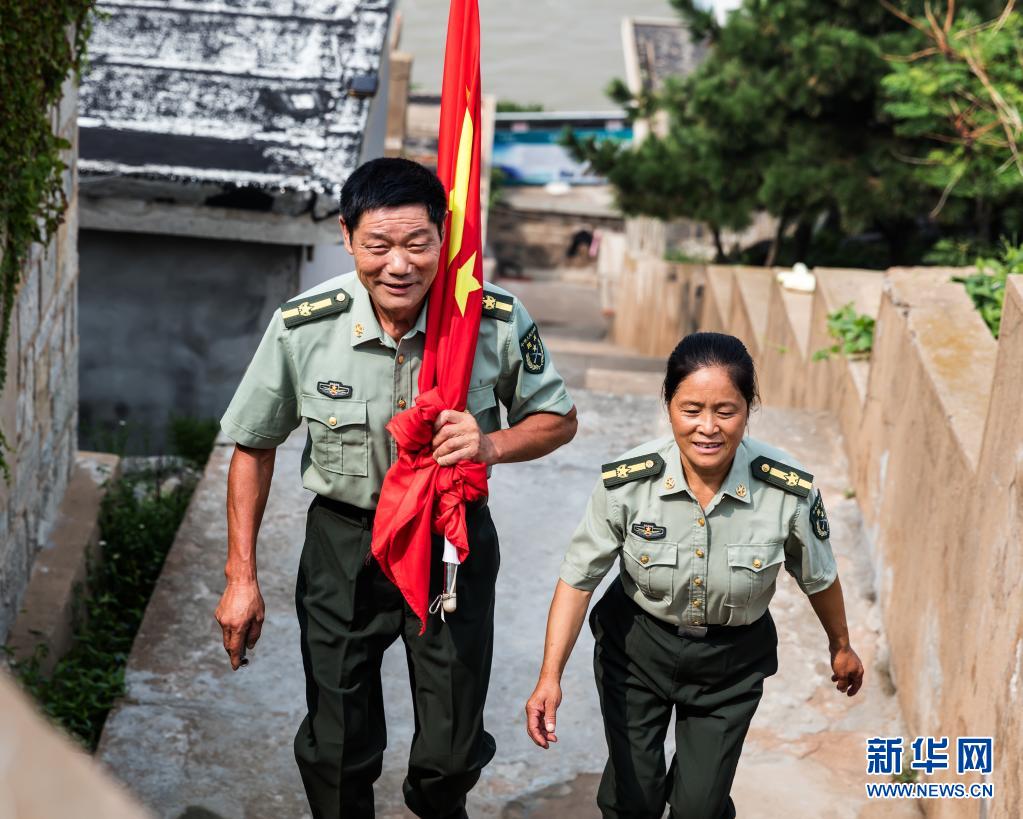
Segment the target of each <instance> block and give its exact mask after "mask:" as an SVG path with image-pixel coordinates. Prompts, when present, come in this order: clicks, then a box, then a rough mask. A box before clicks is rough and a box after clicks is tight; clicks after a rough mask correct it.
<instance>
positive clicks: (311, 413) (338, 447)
mask: <svg viewBox="0 0 1023 819" xmlns="http://www.w3.org/2000/svg"><path fill="white" fill-rule="evenodd" d="M302 417H303V418H305V419H306V422H307V423H308V426H309V438H310V440H311V442H312V443H311V446H310V451H309V457H310V459H311V460H312V462H313V463H314V464H316V466H318V467H319V468H320V469H323V470H325V471H327V472H333V473H335V474H338V475H354V476H357V477H366V476H367V475H368V474H369V430H368V428H367V414H366V402H365V401H359V400H357V399H353V398H345V399H339V400H335V399H333V398H320V397H317V396H312V395H303V396H302Z"/></svg>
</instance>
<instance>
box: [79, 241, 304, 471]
mask: <svg viewBox="0 0 1023 819" xmlns="http://www.w3.org/2000/svg"><path fill="white" fill-rule="evenodd" d="M80 255H81V266H82V276H81V287H80V293H79V311H80V324H81V352H80V363H79V375H80V384H81V394H80V436H81V439H82V444H83V447H85V448H97V449H106V450H109V449H111V448H112V447H113V448H116V447H118V446H120V445H121V437H122V436H124V438H125V439H126V443H127V450H128V451H129V452H149V453H156V452H162V451H166V449H165V438H164V434H165V430H166V425H167V421H168V419H169V418H170V417H171V416H173V415H176V416H192V417H196V418H219V417H220V416H221V414H223V412H224V410H225V409H226V407H227V404H228V402H229V401H230V400H231V396H232V395H233V394H234V389H235V387H236V386H237V385H238V381H239V380H240V379H241V377H242V374H243V373H244V372H245V368H246V366H247V365H248V363H249V360H250V359H251V357H252V354H253V352H255V349H256V346H257V345H258V344H259V340H260V338H261V337H262V335H263V331H264V330H265V329H266V326H267V324H268V322H269V321H270V317H271V316H272V314H273V311H274V310H275V309H276V308H277V306H278V305H279V304H280V303H281V302H282V301H284V300H286V299H288V298H289V297H291V296H292V295H294V294H295V293H296V292H297V291H298V287H299V266H300V263H301V255H302V249H301V248H298V247H294V246H279V245H268V244H259V245H257V244H251V243H246V242H233V241H217V240H212V239H194V238H188V237H181V236H158V235H152V234H138V233H113V232H105V231H95V230H84V231H82V233H81V236H80ZM122 421H123V422H124V424H123V425H122V424H121V423H120V422H122Z"/></svg>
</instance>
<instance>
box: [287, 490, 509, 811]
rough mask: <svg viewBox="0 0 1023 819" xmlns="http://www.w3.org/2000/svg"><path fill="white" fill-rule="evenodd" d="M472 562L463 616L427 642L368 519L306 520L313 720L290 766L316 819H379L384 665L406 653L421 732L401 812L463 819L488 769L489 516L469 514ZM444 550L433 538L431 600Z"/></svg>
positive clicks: (492, 558) (307, 660)
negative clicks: (377, 555)
mask: <svg viewBox="0 0 1023 819" xmlns="http://www.w3.org/2000/svg"><path fill="white" fill-rule="evenodd" d="M466 518H467V520H466V522H467V527H468V530H469V548H470V552H469V557H468V558H467V559H466V561H465V562H464V563H463V564H462V565H461V566H460V567H459V570H458V585H457V593H458V598H457V599H458V610H457V611H456V612H455V613H454V614H452V615H449V616H448V618H447V622H446V623H442V622H441V619H440V617H439V615H432V616H431V617H430V618H429V621H428V623H427V626H426V633H425V634H423V635H422V636H420V635H419V628H420V623H419V620H418V619H417V618H416V617H415V615H414V614H412V611H411V610H410V609H409V608H408V606H407V605H406V603H405V601H404V599H403V598H402V596H401V593H400V592H399V591H398V589H397V588H396V587H395V586H394V585H393V584H392V583H391V582H390V581H389V580H388V579H387V578H386V577H385V576H384V574H383V572H382V571H381V569H380V566H379V565H378V564H377V562H376V561H375V560H373V559H372V557H371V556H370V541H371V537H372V525H373V516H372V513H370V512H362V511H361V510H358V509H357V508H355V507H352V506H348V505H347V504H341V503H337V502H334V501H330V500H327V499H325V498H321V497H317V498H316V500H314V501H313V504H312V506H311V507H310V509H309V515H308V519H307V523H306V539H305V546H304V548H303V550H302V559H301V562H300V565H299V572H298V583H297V587H296V590H295V605H296V608H297V609H298V621H299V626H300V628H301V632H302V660H303V664H304V666H305V676H306V700H307V704H308V709H309V713H308V715H307V716H306V718H305V720H303V722H302V725H301V726H300V727H299V730H298V734H297V736H296V737H295V758H296V760H297V761H298V766H299V770H300V771H301V774H302V781H303V782H304V784H305V789H306V794H307V796H308V798H309V804H310V806H311V808H312V813H313V817H314V819H364V817H372V816H373V815H374V807H373V782H374V781H375V780H376V779H377V778H378V777H379V776H380V772H381V763H382V759H383V753H384V748H385V747H386V745H387V736H386V729H385V723H384V701H383V693H382V689H381V684H380V663H381V659H382V657H383V654H384V651H385V650H386V649H387V647H388V646H390V645H391V644H392V643H394V641H395V640H396V639H397V638H399V637H400V638H401V639H402V641H403V642H404V644H405V654H406V658H407V660H408V669H409V681H410V683H411V686H412V703H413V709H414V713H415V732H414V734H413V737H412V748H411V752H410V754H409V766H408V775H407V777H406V779H405V783H404V795H405V803H406V804H407V805H408V807H409V809H410V810H411V811H412V812H413V813H415V814H416V815H417V816H420V817H424V818H426V819H434V818H436V819H447V818H448V817H464V816H466V812H465V795H466V794H467V793H468V792H469V790H470V789H471V788H472V787H473V785H475V784H476V782H477V780H478V779H479V776H480V771H481V770H482V769H483V767H484V766H485V765H486V764H487V763H488V762H489V761H490V760H491V759H492V758H493V756H494V751H495V744H494V738H493V737H492V736H490V734H488V733H487V732H486V731H484V730H483V705H484V702H485V700H486V696H487V686H488V684H489V682H490V661H491V657H492V654H493V637H494V584H495V582H496V580H497V571H498V567H499V564H500V555H499V551H498V543H497V532H496V531H495V529H494V524H493V521H492V520H491V519H490V512H489V510H488V509H487V507H486V505H481V506H476V507H467V509H466ZM442 549H443V544H442V542H440V541H439V540H438V539H436V538H435V542H434V552H435V554H434V559H433V566H434V567H435V569H434V573H433V576H432V577H431V580H430V589H431V591H430V593H431V597H432V596H433V595H436V594H437V593H439V592H440V590H441V584H442V563H441V559H440V557H441V553H442Z"/></svg>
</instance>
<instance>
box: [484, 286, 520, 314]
mask: <svg viewBox="0 0 1023 819" xmlns="http://www.w3.org/2000/svg"><path fill="white" fill-rule="evenodd" d="M514 308H515V299H513V298H512V297H511V296H505V295H504V294H502V293H495V292H494V291H492V290H487V289H486V288H484V290H483V315H485V316H487V317H488V318H496V319H501V321H511V319H512V310H513V309H514Z"/></svg>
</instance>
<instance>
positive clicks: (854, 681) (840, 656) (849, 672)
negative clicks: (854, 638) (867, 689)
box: [831, 646, 863, 697]
mask: <svg viewBox="0 0 1023 819" xmlns="http://www.w3.org/2000/svg"><path fill="white" fill-rule="evenodd" d="M831 670H832V671H833V672H834V673H833V674H832V675H831V681H832V682H833V683H835V688H837V689H838V690H839V691H841V692H842V693H843V694H846V695H848V696H850V697H852V696H855V694H856V692H857V691H859V690H860V686H861V685H863V663H861V662H860V658H859V657H858V656H857V655H856V652H855V651H853V650H852V648H850V647H849V646H845V647H843V648H840V649H837V650H832V652H831Z"/></svg>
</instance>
